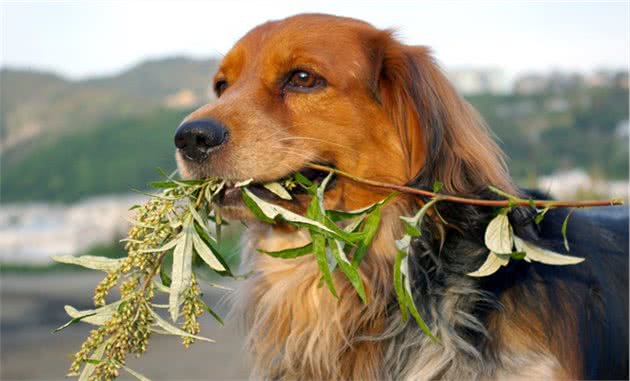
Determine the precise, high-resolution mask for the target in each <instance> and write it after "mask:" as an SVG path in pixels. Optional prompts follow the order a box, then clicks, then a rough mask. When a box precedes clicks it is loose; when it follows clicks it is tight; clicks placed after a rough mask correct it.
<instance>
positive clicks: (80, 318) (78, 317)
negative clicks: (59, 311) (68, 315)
mask: <svg viewBox="0 0 630 381" xmlns="http://www.w3.org/2000/svg"><path fill="white" fill-rule="evenodd" d="M94 315H96V312H92V313H88V314H85V315H81V316H77V317H75V318H72V320H70V321H69V322H67V323H66V324H64V325H62V326H60V327H57V328H55V329H54V330H53V333H56V332H59V331H61V330H64V329H66V328H68V327H70V326H71V325H72V324H75V323H78V322H80V321H81V320H83V319H86V318H89V317H90V316H94Z"/></svg>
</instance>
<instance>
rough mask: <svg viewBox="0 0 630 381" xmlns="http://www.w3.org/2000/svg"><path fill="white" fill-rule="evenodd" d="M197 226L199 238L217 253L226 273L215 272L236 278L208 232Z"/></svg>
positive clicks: (216, 255)
mask: <svg viewBox="0 0 630 381" xmlns="http://www.w3.org/2000/svg"><path fill="white" fill-rule="evenodd" d="M194 225H195V230H196V232H197V234H199V237H200V238H201V240H202V241H203V243H204V244H205V245H206V246H207V247H208V248H209V249H210V250H212V252H213V253H215V256H214V257H215V258H216V259H217V260H218V261H219V262H221V266H223V268H224V269H225V271H217V270H214V271H215V272H216V273H218V274H219V275H221V276H230V277H235V276H236V275H234V274H232V271H231V270H230V268H229V266H228V264H227V262H225V260H224V259H223V257H222V256H221V255H220V254H219V250H218V248H217V247H216V246H214V245H213V242H212V241H211V238H210V235H209V234H208V232H206V231H204V230H203V229H201V228H199V227H198V226H197V224H194Z"/></svg>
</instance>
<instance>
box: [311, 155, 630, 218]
mask: <svg viewBox="0 0 630 381" xmlns="http://www.w3.org/2000/svg"><path fill="white" fill-rule="evenodd" d="M308 166H309V167H310V168H312V169H316V170H319V171H324V172H332V173H334V174H336V175H339V176H343V177H346V178H349V179H351V180H353V181H356V182H358V183H361V184H365V185H369V186H373V187H377V188H383V189H391V190H396V191H398V192H402V193H410V194H415V195H419V196H424V197H435V196H440V197H441V198H442V201H450V202H455V203H458V204H468V205H478V206H494V207H510V206H531V205H534V206H536V207H538V208H541V207H542V208H547V207H555V208H566V207H576V208H584V207H590V206H612V205H623V204H624V202H623V200H622V199H610V200H588V201H553V200H525V199H522V198H510V199H509V200H484V199H476V198H468V197H460V196H451V195H445V194H440V193H435V192H431V191H427V190H423V189H416V188H412V187H408V186H404V185H397V184H390V183H383V182H380V181H375V180H368V179H364V178H361V177H358V176H355V175H352V174H350V173H348V172H345V171H342V170H339V169H335V168H330V167H327V166H325V165H319V164H309V165H308Z"/></svg>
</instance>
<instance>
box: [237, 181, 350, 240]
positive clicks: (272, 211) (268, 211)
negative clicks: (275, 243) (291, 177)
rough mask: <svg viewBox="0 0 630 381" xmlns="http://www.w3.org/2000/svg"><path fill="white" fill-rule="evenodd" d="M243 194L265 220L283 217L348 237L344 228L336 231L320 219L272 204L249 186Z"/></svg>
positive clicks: (305, 225) (299, 224)
mask: <svg viewBox="0 0 630 381" xmlns="http://www.w3.org/2000/svg"><path fill="white" fill-rule="evenodd" d="M242 194H243V199H246V198H247V199H249V200H250V201H251V202H253V203H254V204H255V205H256V209H258V210H259V211H260V213H261V214H262V216H263V220H264V221H265V222H271V223H273V222H274V221H275V219H276V218H278V217H280V218H282V220H284V221H286V222H288V223H290V224H294V225H296V226H300V227H306V228H309V229H313V228H315V230H323V231H324V232H326V233H330V234H332V235H335V236H338V238H341V239H344V240H345V239H347V238H346V236H347V235H346V234H345V232H343V231H342V230H340V229H337V230H338V231H334V230H332V229H331V228H329V227H328V226H325V225H324V224H322V223H320V222H318V221H315V220H312V219H310V218H307V217H304V216H301V215H299V214H296V213H293V212H292V211H290V210H287V209H285V208H283V207H280V206H278V205H274V204H271V203H269V202H267V201H265V200H262V199H260V198H259V197H257V196H256V195H254V194H253V193H252V192H250V191H249V189H247V188H242ZM248 206H249V205H248ZM250 210H251V208H250ZM254 214H256V213H254ZM257 217H258V215H257Z"/></svg>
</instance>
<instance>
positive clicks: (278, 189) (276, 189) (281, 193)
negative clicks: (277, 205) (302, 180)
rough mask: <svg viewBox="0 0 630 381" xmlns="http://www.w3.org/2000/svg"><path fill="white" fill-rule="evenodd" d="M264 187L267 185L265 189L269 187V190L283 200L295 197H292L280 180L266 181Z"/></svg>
mask: <svg viewBox="0 0 630 381" xmlns="http://www.w3.org/2000/svg"><path fill="white" fill-rule="evenodd" d="M263 187H265V189H267V190H268V191H269V192H271V193H273V194H275V195H276V196H278V197H280V198H281V199H283V200H291V199H292V198H293V197H291V194H290V193H289V192H288V191H287V190H286V189H284V187H283V186H282V185H280V183H278V182H275V181H274V182H271V183H266V184H263Z"/></svg>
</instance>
